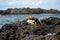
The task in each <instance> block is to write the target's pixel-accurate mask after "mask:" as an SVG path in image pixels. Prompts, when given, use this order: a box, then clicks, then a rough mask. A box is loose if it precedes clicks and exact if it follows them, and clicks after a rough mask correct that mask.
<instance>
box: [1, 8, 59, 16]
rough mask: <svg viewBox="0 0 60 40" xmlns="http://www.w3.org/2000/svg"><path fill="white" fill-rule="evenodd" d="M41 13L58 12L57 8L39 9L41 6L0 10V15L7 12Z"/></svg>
mask: <svg viewBox="0 0 60 40" xmlns="http://www.w3.org/2000/svg"><path fill="white" fill-rule="evenodd" d="M41 13H60V11H59V10H56V9H50V10H46V9H41V8H14V9H12V8H9V9H7V10H0V14H1V15H6V14H7V15H9V14H13V15H15V14H41Z"/></svg>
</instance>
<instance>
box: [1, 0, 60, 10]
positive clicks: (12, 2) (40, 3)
mask: <svg viewBox="0 0 60 40" xmlns="http://www.w3.org/2000/svg"><path fill="white" fill-rule="evenodd" d="M27 7H29V8H43V9H51V8H52V9H57V10H60V0H0V10H5V9H8V8H27Z"/></svg>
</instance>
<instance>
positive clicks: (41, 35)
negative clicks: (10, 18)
mask: <svg viewBox="0 0 60 40" xmlns="http://www.w3.org/2000/svg"><path fill="white" fill-rule="evenodd" d="M40 21H41V22H40V24H38V25H31V24H28V23H26V21H25V20H24V21H21V22H15V23H11V24H4V25H3V26H2V28H1V29H0V40H60V18H54V17H50V18H47V19H44V20H40Z"/></svg>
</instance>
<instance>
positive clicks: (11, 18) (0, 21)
mask: <svg viewBox="0 0 60 40" xmlns="http://www.w3.org/2000/svg"><path fill="white" fill-rule="evenodd" d="M28 15H31V16H33V17H35V18H38V19H39V20H40V19H45V18H49V17H57V18H60V14H25V15H0V27H1V26H2V25H4V24H6V23H11V22H16V21H23V20H24V19H25V17H26V16H28Z"/></svg>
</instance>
